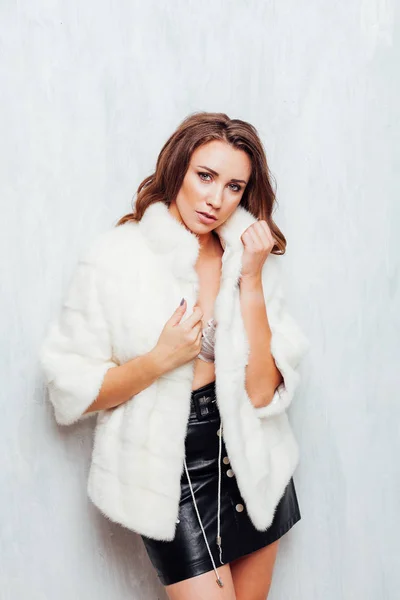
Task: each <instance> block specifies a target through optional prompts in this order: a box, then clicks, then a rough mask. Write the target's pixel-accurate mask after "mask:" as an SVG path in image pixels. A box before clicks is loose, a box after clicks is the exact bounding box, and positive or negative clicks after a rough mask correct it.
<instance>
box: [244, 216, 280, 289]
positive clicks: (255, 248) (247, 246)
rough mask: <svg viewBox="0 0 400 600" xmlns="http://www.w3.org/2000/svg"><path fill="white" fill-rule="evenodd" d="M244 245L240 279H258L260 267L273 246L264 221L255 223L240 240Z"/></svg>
mask: <svg viewBox="0 0 400 600" xmlns="http://www.w3.org/2000/svg"><path fill="white" fill-rule="evenodd" d="M240 239H241V240H242V242H243V245H244V252H243V256H242V271H241V279H243V278H244V277H246V278H248V277H250V278H260V277H261V271H262V267H263V265H264V263H265V261H266V259H267V257H268V255H269V254H270V252H271V250H272V248H273V247H274V245H275V239H274V238H273V236H272V233H271V230H270V228H269V226H268V224H267V222H266V221H263V220H259V221H255V222H254V223H252V224H251V225H250V227H248V228H247V229H246V230H245V231H244V232H243V233H242V235H241V238H240Z"/></svg>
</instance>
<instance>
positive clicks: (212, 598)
mask: <svg viewBox="0 0 400 600" xmlns="http://www.w3.org/2000/svg"><path fill="white" fill-rule="evenodd" d="M218 573H219V576H220V577H221V579H222V581H223V583H224V586H223V587H222V588H221V587H219V585H218V584H217V581H216V576H215V572H214V570H211V571H208V572H207V573H202V574H201V575H196V577H191V578H190V579H185V580H184V581H178V583H172V584H171V585H166V586H165V587H164V589H165V591H166V593H167V595H168V598H169V599H170V600H188V599H189V598H190V600H204V599H205V598H207V600H236V595H235V588H234V587H233V581H232V575H231V569H230V566H229V564H227V565H222V566H220V567H218Z"/></svg>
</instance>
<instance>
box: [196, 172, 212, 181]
mask: <svg viewBox="0 0 400 600" xmlns="http://www.w3.org/2000/svg"><path fill="white" fill-rule="evenodd" d="M202 175H208V177H211V175H210V173H204V172H201V173H199V176H200V179H202V180H203V181H210V180H209V179H203V177H202Z"/></svg>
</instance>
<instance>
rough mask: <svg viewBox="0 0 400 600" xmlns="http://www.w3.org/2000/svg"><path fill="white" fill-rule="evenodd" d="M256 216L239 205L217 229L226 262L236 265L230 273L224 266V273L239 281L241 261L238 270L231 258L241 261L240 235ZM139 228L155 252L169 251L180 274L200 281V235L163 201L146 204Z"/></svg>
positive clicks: (223, 259) (173, 264) (184, 277)
mask: <svg viewBox="0 0 400 600" xmlns="http://www.w3.org/2000/svg"><path fill="white" fill-rule="evenodd" d="M256 220H257V219H256V218H255V217H254V215H252V214H251V213H250V212H249V211H248V210H246V209H245V208H244V207H243V206H240V205H239V206H238V207H237V208H236V210H235V211H234V212H233V213H232V214H231V216H230V217H229V218H228V219H227V220H226V221H225V222H224V223H222V225H220V226H219V227H217V228H216V229H215V232H216V234H217V235H218V237H219V238H220V241H221V245H222V247H223V249H224V254H223V257H222V263H223V265H224V266H225V264H228V263H229V264H231V263H235V265H236V269H235V268H233V270H231V272H230V273H229V268H228V267H225V268H224V269H223V275H226V274H227V275H229V274H230V275H231V276H234V277H236V282H237V280H238V278H239V276H240V265H239V271H238V269H237V262H238V261H237V260H236V261H229V260H228V259H229V258H231V257H232V256H233V255H234V256H235V257H236V259H238V258H239V259H240V260H239V263H241V257H242V254H243V249H244V246H243V242H242V240H241V239H240V237H241V235H242V233H243V232H244V231H245V230H246V229H247V227H249V226H250V225H251V224H252V223H254V222H255V221H256ZM140 228H141V231H142V233H143V234H144V236H145V237H146V238H147V241H148V243H149V244H150V245H151V247H152V249H153V250H154V251H155V252H158V253H161V254H163V255H169V258H170V261H171V262H170V264H171V268H172V269H173V271H174V273H175V275H176V276H177V277H178V278H181V279H185V280H189V281H192V282H195V281H197V278H196V275H195V273H194V266H195V264H196V261H197V258H198V255H199V251H200V243H199V239H198V236H197V234H195V233H193V232H191V231H189V230H188V229H186V227H185V226H184V225H183V224H182V223H180V222H179V221H178V220H177V219H176V218H175V217H174V216H173V215H172V214H171V213H170V212H169V210H168V206H167V205H166V204H165V203H164V202H155V203H154V204H151V205H150V206H149V207H148V208H147V210H146V211H145V213H144V215H143V217H142V219H141V221H140Z"/></svg>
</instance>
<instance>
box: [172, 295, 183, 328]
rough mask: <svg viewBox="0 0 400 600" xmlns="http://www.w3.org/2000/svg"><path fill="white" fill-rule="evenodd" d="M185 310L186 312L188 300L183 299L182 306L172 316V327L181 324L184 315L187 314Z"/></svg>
mask: <svg viewBox="0 0 400 600" xmlns="http://www.w3.org/2000/svg"><path fill="white" fill-rule="evenodd" d="M185 310H186V300H185V299H183V303H182V304H180V305H179V306H178V307H177V308H176V309H175V310H174V312H173V313H172V316H171V318H170V322H171V323H172V325H177V324H178V323H179V322H180V320H181V319H182V317H183V315H184V314H185Z"/></svg>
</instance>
